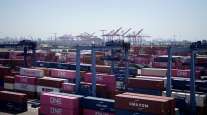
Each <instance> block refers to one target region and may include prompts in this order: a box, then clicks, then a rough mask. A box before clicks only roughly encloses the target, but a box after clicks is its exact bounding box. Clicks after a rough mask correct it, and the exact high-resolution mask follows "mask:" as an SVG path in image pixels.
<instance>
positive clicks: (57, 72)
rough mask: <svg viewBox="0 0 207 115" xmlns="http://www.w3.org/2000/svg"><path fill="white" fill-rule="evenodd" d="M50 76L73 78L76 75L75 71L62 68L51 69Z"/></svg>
mask: <svg viewBox="0 0 207 115" xmlns="http://www.w3.org/2000/svg"><path fill="white" fill-rule="evenodd" d="M51 76H52V77H60V78H66V79H74V78H75V77H76V71H74V70H64V69H51Z"/></svg>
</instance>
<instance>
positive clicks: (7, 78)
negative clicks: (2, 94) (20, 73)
mask: <svg viewBox="0 0 207 115" xmlns="http://www.w3.org/2000/svg"><path fill="white" fill-rule="evenodd" d="M14 81H15V77H14V76H4V82H6V83H14Z"/></svg>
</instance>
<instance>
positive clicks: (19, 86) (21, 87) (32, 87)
mask: <svg viewBox="0 0 207 115" xmlns="http://www.w3.org/2000/svg"><path fill="white" fill-rule="evenodd" d="M36 88H37V86H36V85H30V84H24V83H15V84H14V89H16V90H20V91H29V92H36Z"/></svg>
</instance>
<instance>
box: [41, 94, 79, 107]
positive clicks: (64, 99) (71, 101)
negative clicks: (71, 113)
mask: <svg viewBox="0 0 207 115" xmlns="http://www.w3.org/2000/svg"><path fill="white" fill-rule="evenodd" d="M40 103H41V104H43V105H49V106H55V107H59V108H65V109H72V110H74V109H78V107H79V98H78V97H73V96H71V97H70V96H64V95H58V94H52V93H43V94H42V95H41V96H40Z"/></svg>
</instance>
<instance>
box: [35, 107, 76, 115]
mask: <svg viewBox="0 0 207 115" xmlns="http://www.w3.org/2000/svg"><path fill="white" fill-rule="evenodd" d="M39 112H40V114H41V115H42V114H43V115H79V111H78V110H70V109H64V108H58V107H54V106H48V105H41V107H40V111H39Z"/></svg>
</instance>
